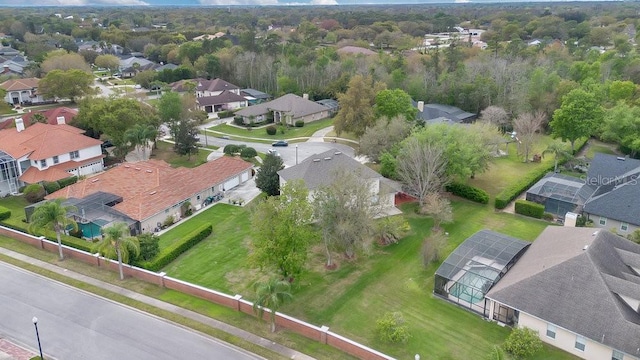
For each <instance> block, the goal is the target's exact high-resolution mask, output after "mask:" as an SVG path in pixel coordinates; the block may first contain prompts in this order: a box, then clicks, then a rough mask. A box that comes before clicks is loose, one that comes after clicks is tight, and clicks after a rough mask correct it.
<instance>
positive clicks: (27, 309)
mask: <svg viewBox="0 0 640 360" xmlns="http://www.w3.org/2000/svg"><path fill="white" fill-rule="evenodd" d="M0 289H2V292H0V304H2V306H0V319H1V321H0V337H4V338H8V339H12V340H13V341H15V342H16V343H18V344H22V345H24V346H25V347H29V348H31V349H34V350H36V349H37V342H36V338H35V330H34V327H33V323H32V322H31V319H32V317H33V316H36V317H37V318H38V329H39V331H40V339H41V341H42V349H43V352H44V353H45V357H46V356H47V355H49V356H52V357H54V358H57V359H61V360H74V359H92V360H101V359H105V360H106V359H121V360H126V359H154V360H157V359H167V360H169V359H258V358H259V357H257V356H253V355H251V354H248V353H246V352H244V351H242V350H237V349H236V348H234V347H231V346H230V345H227V344H225V343H222V342H220V341H218V340H215V339H212V338H209V337H205V336H202V335H200V334H198V333H195V332H192V331H189V330H186V329H184V328H182V327H179V326H176V325H173V324H172V323H168V322H166V321H163V320H160V319H158V318H156V317H154V316H151V315H148V314H145V313H142V312H139V311H137V310H134V309H131V308H128V307H125V306H122V305H119V304H116V303H113V302H111V301H108V300H105V299H103V298H99V297H97V296H94V295H90V294H87V293H85V292H82V291H79V290H77V289H74V288H71V287H68V286H66V285H63V284H60V283H57V282H55V281H51V280H48V279H45V278H42V277H40V276H37V275H34V274H32V273H29V272H26V271H23V270H20V269H18V268H15V267H13V266H11V265H7V264H5V263H1V262H0Z"/></svg>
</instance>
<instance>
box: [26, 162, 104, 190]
mask: <svg viewBox="0 0 640 360" xmlns="http://www.w3.org/2000/svg"><path fill="white" fill-rule="evenodd" d="M102 158H104V155H99V156H95V157H92V158H90V159H85V160H83V161H77V162H76V161H73V160H72V161H67V162H63V163H60V164H57V165H53V166H49V167H48V168H46V169H44V170H40V169H38V168H37V167H35V166H31V167H30V168H28V169H27V171H25V172H24V173H23V174H22V175H21V176H20V180H22V181H24V182H26V183H27V184H35V183H38V182H41V181H58V180H61V179H66V178H68V177H70V176H71V174H70V173H69V172H68V170H71V169H75V168H78V167H80V166H84V165H88V164H92V163H95V162H96V161H98V160H100V159H102Z"/></svg>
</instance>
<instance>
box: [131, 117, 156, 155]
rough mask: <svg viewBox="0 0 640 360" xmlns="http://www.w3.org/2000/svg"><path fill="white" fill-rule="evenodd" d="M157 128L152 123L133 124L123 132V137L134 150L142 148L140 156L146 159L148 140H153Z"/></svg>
mask: <svg viewBox="0 0 640 360" xmlns="http://www.w3.org/2000/svg"><path fill="white" fill-rule="evenodd" d="M157 133H158V130H157V129H156V128H155V127H153V126H152V125H145V124H135V125H133V127H131V128H129V129H127V131H125V133H124V139H125V141H127V142H128V143H129V144H130V145H131V146H133V147H135V148H136V150H142V158H143V159H146V158H147V157H146V150H147V146H148V145H149V141H154V140H155V139H156V135H157Z"/></svg>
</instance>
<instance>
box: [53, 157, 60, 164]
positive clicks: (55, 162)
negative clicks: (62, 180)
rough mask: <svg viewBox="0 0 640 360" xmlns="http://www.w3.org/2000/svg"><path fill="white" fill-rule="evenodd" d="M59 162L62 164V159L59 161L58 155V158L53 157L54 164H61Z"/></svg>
mask: <svg viewBox="0 0 640 360" xmlns="http://www.w3.org/2000/svg"><path fill="white" fill-rule="evenodd" d="M59 162H60V159H58V156H57V155H56V156H54V157H53V163H54V164H57V163H59Z"/></svg>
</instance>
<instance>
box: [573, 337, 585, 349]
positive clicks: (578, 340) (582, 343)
mask: <svg viewBox="0 0 640 360" xmlns="http://www.w3.org/2000/svg"><path fill="white" fill-rule="evenodd" d="M585 347H586V342H585V340H584V338H583V337H582V336H580V335H576V344H575V348H576V349H578V350H580V351H584V348H585Z"/></svg>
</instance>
